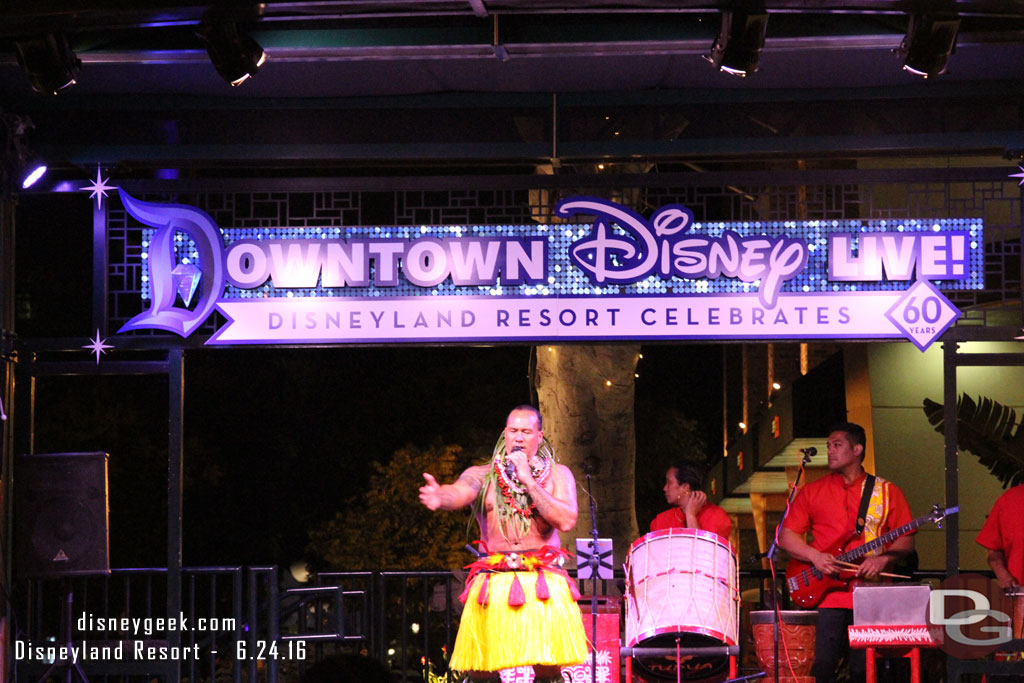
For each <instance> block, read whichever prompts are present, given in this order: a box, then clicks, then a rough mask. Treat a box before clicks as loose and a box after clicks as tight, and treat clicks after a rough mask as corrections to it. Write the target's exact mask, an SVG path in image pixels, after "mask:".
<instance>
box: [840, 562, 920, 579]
mask: <svg viewBox="0 0 1024 683" xmlns="http://www.w3.org/2000/svg"><path fill="white" fill-rule="evenodd" d="M844 564H845V563H844ZM858 569H859V567H857V566H856V565H854V566H853V567H843V568H842V569H840V570H839V571H841V572H855V571H857V570H858ZM878 575H879V576H884V577H887V578H890V579H907V580H909V579H910V577H909V576H903V575H902V574H889V573H887V572H878Z"/></svg>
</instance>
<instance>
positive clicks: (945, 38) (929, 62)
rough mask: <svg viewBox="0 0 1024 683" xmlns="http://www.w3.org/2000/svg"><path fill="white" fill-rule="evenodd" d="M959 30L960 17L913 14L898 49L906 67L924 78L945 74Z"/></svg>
mask: <svg viewBox="0 0 1024 683" xmlns="http://www.w3.org/2000/svg"><path fill="white" fill-rule="evenodd" d="M959 30H960V18H959V17H957V16H934V15H931V14H913V15H911V17H910V25H909V26H908V28H907V35H906V37H905V38H904V39H903V42H902V43H900V46H899V48H898V49H897V51H896V52H897V54H898V55H899V57H900V60H901V61H902V63H903V68H904V69H905V70H907V71H909V72H910V73H912V74H915V75H918V76H923V77H924V78H928V77H929V76H937V75H939V74H942V73H945V72H946V62H947V61H948V60H949V56H950V55H951V54H953V52H954V51H955V50H956V36H957V31H959Z"/></svg>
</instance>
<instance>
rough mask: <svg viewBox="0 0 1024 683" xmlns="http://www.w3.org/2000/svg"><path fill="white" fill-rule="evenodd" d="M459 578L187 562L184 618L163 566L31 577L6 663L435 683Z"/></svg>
mask: <svg viewBox="0 0 1024 683" xmlns="http://www.w3.org/2000/svg"><path fill="white" fill-rule="evenodd" d="M462 576H463V575H462V574H461V573H457V572H451V571H415V572H414V571H373V572H369V571H364V572H339V573H322V574H318V575H316V576H315V577H313V579H312V580H311V581H310V582H309V583H306V584H296V583H295V582H294V581H290V580H283V579H282V577H281V575H280V573H279V571H278V569H277V568H276V567H198V568H186V569H184V570H183V571H182V590H181V595H182V604H181V607H180V609H179V610H178V611H177V613H169V612H170V611H171V610H170V609H169V608H168V604H167V571H166V569H162V568H157V569H130V570H129V569H123V570H113V571H111V572H110V573H109V574H105V575H92V576H75V577H62V578H47V579H33V580H24V581H22V582H20V583H19V584H18V585H17V591H16V593H15V594H14V595H13V596H12V615H13V619H12V630H11V633H12V636H11V641H12V648H20V649H19V650H17V651H16V652H14V653H9V654H11V655H13V656H8V658H7V660H8V661H9V662H12V665H13V666H14V667H15V676H16V678H14V680H19V681H22V680H31V681H41V680H43V678H44V674H47V675H48V676H50V677H53V678H54V679H55V680H64V678H65V674H66V673H67V670H68V666H73V665H78V666H80V667H81V670H82V673H84V674H85V675H86V676H87V677H88V679H89V680H90V681H93V682H95V683H106V682H110V683H120V682H126V683H127V682H135V681H138V682H140V683H141V682H142V681H151V680H154V679H158V680H165V681H179V680H180V681H190V682H202V683H278V682H279V681H285V682H289V683H291V682H294V681H301V680H302V678H303V675H304V674H305V673H306V672H307V671H308V670H309V669H310V668H311V667H313V666H315V665H316V664H317V663H319V662H324V661H325V660H330V659H332V658H335V657H341V656H344V655H350V654H353V653H358V654H364V655H366V656H368V657H371V658H373V659H376V660H378V661H379V662H382V663H384V664H385V665H386V666H387V668H388V669H389V670H390V671H391V672H392V675H393V678H394V679H395V680H400V681H403V682H408V681H412V682H414V683H421V682H422V683H428V682H429V683H439V682H443V681H447V680H449V679H450V680H454V678H451V677H449V676H447V675H446V674H447V673H448V669H447V659H448V655H449V653H450V652H451V647H452V645H453V643H454V640H455V635H456V632H457V630H458V622H459V615H460V611H461V603H460V602H459V599H458V596H459V594H460V593H461V592H462V589H463V584H462ZM914 578H915V579H916V580H922V581H936V580H939V579H941V578H944V575H943V574H942V573H941V572H927V571H923V572H917V573H915V574H914ZM622 581H623V576H622V573H621V571H619V572H617V573H616V575H615V577H614V578H613V579H610V580H597V581H594V580H581V581H580V582H579V583H580V590H581V592H582V593H583V594H584V596H586V595H592V594H594V593H595V592H596V594H597V595H598V596H599V597H601V598H604V599H610V600H612V601H614V600H615V596H618V595H620V594H621V589H622ZM770 586H771V574H770V573H769V572H768V571H765V570H745V571H741V572H740V585H739V589H740V592H741V594H742V595H743V600H744V605H745V607H747V608H749V606H751V605H756V604H761V605H764V604H766V602H767V603H770V602H771V600H770V595H769V594H770V592H771V589H770ZM748 603H749V604H748ZM741 635H742V634H741ZM61 647H65V648H68V647H70V648H77V649H76V650H75V653H76V661H75V662H74V663H71V662H62V657H61V652H60V648H61ZM173 648H177V649H173Z"/></svg>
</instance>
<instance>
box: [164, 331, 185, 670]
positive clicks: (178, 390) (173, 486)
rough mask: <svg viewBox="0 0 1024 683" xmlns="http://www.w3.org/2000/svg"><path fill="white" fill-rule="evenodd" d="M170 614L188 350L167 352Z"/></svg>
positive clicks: (177, 599) (175, 606) (177, 570)
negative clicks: (186, 353) (186, 351)
mask: <svg viewBox="0 0 1024 683" xmlns="http://www.w3.org/2000/svg"><path fill="white" fill-rule="evenodd" d="M167 362H168V366H169V367H168V371H167V380H168V382H167V384H168V396H167V614H168V615H176V614H178V613H179V612H180V611H181V564H182V557H181V554H182V549H181V523H182V505H183V488H184V474H183V467H182V465H183V441H184V439H183V431H184V430H183V427H182V420H183V415H184V412H185V352H184V351H183V350H182V349H181V348H176V349H171V350H170V351H168V352H167ZM167 636H168V640H169V641H170V645H171V647H177V646H179V645H181V631H177V630H175V631H170V632H168V634H167ZM168 675H169V676H170V683H177V682H178V681H180V680H181V669H180V667H178V666H173V667H170V671H169V672H168Z"/></svg>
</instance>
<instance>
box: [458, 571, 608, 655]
mask: <svg viewBox="0 0 1024 683" xmlns="http://www.w3.org/2000/svg"><path fill="white" fill-rule="evenodd" d="M544 574H545V577H544V578H545V581H546V583H547V585H548V593H549V594H550V597H549V598H548V599H547V600H538V599H537V592H536V583H537V576H538V573H537V572H523V571H520V572H494V573H486V572H481V573H479V574H477V575H476V576H474V577H473V582H472V583H471V584H470V587H469V592H468V594H467V596H466V604H465V608H464V609H463V612H462V622H461V623H460V625H459V635H458V636H457V637H456V639H455V648H454V649H453V650H452V658H451V661H449V663H448V664H449V666H450V667H451V668H452V669H455V670H456V671H499V670H501V669H509V668H512V667H514V666H526V665H528V664H545V665H555V666H572V665H575V664H582V663H583V662H584V661H586V659H587V653H588V649H587V648H588V645H587V636H586V633H584V631H583V619H582V617H581V616H580V608H579V606H578V605H577V604H576V601H575V600H574V599H573V597H572V595H571V593H570V591H569V585H568V583H567V582H568V581H572V579H571V578H568V577H565V576H561V575H559V574H554V573H552V572H545V573H544ZM515 577H519V582H520V584H521V586H522V589H523V594H524V596H525V598H526V603H525V604H523V605H520V606H517V607H510V606H509V604H508V596H509V591H510V590H511V588H512V583H513V580H514V578H515ZM485 579H487V581H486V584H487V591H488V593H487V600H486V602H487V604H484V605H481V604H480V602H479V600H478V598H479V595H480V590H481V587H483V586H484V585H485Z"/></svg>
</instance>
